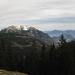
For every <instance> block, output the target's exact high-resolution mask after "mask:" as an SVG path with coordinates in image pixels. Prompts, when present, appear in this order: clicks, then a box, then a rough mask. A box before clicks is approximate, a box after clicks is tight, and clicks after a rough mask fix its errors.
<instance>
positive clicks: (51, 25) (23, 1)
mask: <svg viewBox="0 0 75 75" xmlns="http://www.w3.org/2000/svg"><path fill="white" fill-rule="evenodd" d="M10 25H26V26H28V27H30V26H32V27H36V28H37V29H39V30H55V29H56V30H75V0H0V29H2V28H5V27H8V26H10Z"/></svg>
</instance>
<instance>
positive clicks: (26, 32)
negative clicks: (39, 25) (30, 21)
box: [1, 26, 55, 45]
mask: <svg viewBox="0 0 75 75" xmlns="http://www.w3.org/2000/svg"><path fill="white" fill-rule="evenodd" d="M1 33H17V34H21V35H23V36H30V37H32V38H35V39H38V40H40V41H42V42H44V43H46V44H48V45H50V44H53V43H55V41H54V40H53V39H52V38H51V37H50V36H49V35H48V34H47V33H44V32H42V31H40V30H38V29H36V28H34V27H27V26H9V27H7V28H5V29H2V30H1Z"/></svg>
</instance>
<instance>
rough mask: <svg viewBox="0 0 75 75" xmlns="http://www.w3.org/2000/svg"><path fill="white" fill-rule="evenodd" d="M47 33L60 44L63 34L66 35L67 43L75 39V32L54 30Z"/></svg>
mask: <svg viewBox="0 0 75 75" xmlns="http://www.w3.org/2000/svg"><path fill="white" fill-rule="evenodd" d="M45 33H47V34H48V35H49V36H51V37H52V38H53V40H54V41H55V42H59V38H60V36H61V35H62V34H63V35H64V37H65V39H66V41H67V42H70V41H72V40H74V39H75V30H65V31H62V30H53V31H45Z"/></svg>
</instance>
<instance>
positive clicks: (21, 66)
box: [0, 35, 75, 75]
mask: <svg viewBox="0 0 75 75" xmlns="http://www.w3.org/2000/svg"><path fill="white" fill-rule="evenodd" d="M11 49H12V47H11V41H10V40H6V39H3V38H0V69H6V70H11V71H19V72H23V73H27V74H28V75H75V42H74V41H72V42H66V39H65V38H64V36H63V35H61V37H60V43H59V46H55V45H54V44H52V45H50V46H46V45H45V44H43V45H42V47H41V50H40V52H39V53H38V49H37V48H36V42H35V41H33V45H32V47H31V50H30V52H28V53H26V54H25V55H23V54H21V55H16V54H13V52H12V50H11Z"/></svg>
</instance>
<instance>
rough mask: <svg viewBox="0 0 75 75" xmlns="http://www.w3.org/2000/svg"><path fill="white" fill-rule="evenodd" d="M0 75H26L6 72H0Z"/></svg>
mask: <svg viewBox="0 0 75 75" xmlns="http://www.w3.org/2000/svg"><path fill="white" fill-rule="evenodd" d="M0 75H28V74H24V73H20V72H13V71H6V70H0Z"/></svg>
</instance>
